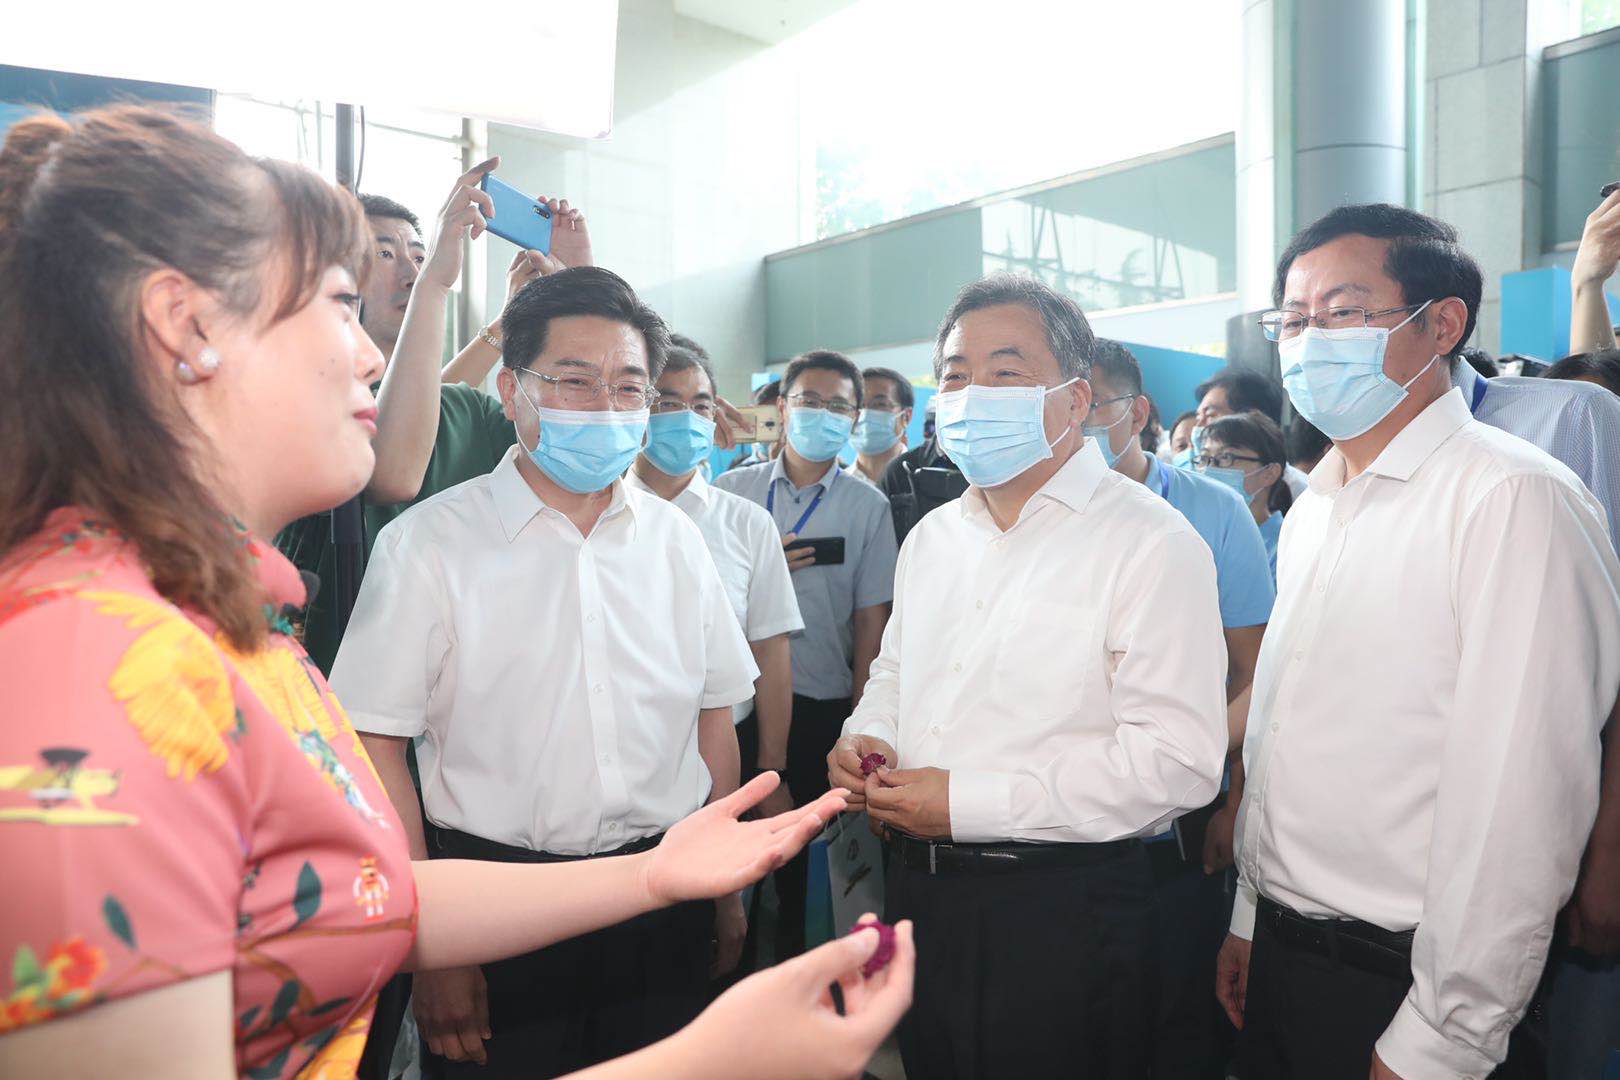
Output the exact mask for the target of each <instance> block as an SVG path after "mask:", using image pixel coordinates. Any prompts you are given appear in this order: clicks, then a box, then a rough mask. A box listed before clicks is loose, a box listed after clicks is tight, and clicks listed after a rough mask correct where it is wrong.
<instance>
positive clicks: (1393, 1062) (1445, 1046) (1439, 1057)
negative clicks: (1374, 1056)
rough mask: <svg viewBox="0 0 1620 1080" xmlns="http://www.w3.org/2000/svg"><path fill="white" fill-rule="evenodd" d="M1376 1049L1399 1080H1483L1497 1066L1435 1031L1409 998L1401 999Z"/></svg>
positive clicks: (1474, 1050) (1487, 1058)
mask: <svg viewBox="0 0 1620 1080" xmlns="http://www.w3.org/2000/svg"><path fill="white" fill-rule="evenodd" d="M1377 1049H1378V1056H1379V1057H1380V1058H1381V1059H1383V1062H1384V1064H1385V1065H1388V1066H1389V1067H1390V1068H1391V1069H1394V1070H1395V1072H1396V1074H1397V1075H1399V1076H1400V1077H1402V1080H1458V1078H1461V1080H1485V1078H1486V1077H1487V1076H1489V1075H1490V1074H1491V1071H1492V1070H1493V1069H1495V1068H1496V1065H1497V1062H1495V1061H1493V1060H1492V1059H1491V1058H1489V1057H1487V1056H1486V1055H1484V1054H1482V1053H1480V1052H1479V1050H1478V1049H1476V1048H1475V1047H1472V1046H1464V1045H1462V1044H1460V1043H1457V1042H1453V1041H1452V1040H1451V1039H1448V1038H1446V1037H1445V1036H1444V1035H1442V1034H1441V1033H1440V1032H1438V1031H1436V1030H1435V1029H1434V1028H1433V1027H1432V1026H1431V1025H1430V1024H1429V1022H1428V1021H1427V1020H1425V1019H1424V1018H1423V1017H1422V1016H1420V1015H1419V1014H1418V1011H1417V1009H1415V1008H1413V1006H1412V999H1411V998H1407V999H1406V1000H1405V1001H1403V1002H1401V1007H1400V1008H1399V1009H1398V1010H1396V1012H1395V1019H1394V1020H1392V1021H1390V1025H1389V1027H1387V1028H1385V1029H1384V1034H1383V1035H1382V1036H1381V1037H1380V1038H1379V1040H1378V1047H1377Z"/></svg>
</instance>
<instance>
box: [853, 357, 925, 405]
mask: <svg viewBox="0 0 1620 1080" xmlns="http://www.w3.org/2000/svg"><path fill="white" fill-rule="evenodd" d="M873 379H888V380H889V381H890V382H892V383H894V396H895V404H897V405H899V406H900V407H901V408H902V409H911V408H915V407H916V405H917V391H915V390H913V389H912V388H911V380H910V379H908V378H906V377H905V376H904V375H902V374H900V373H899V372H898V371H896V370H894V368H886V367H869V368H867V369H866V370H865V371H863V372H861V381H862V382H863V383H868V382H871V380H873Z"/></svg>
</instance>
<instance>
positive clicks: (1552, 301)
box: [1499, 266, 1620, 363]
mask: <svg viewBox="0 0 1620 1080" xmlns="http://www.w3.org/2000/svg"><path fill="white" fill-rule="evenodd" d="M1605 297H1606V299H1607V300H1608V302H1609V318H1611V319H1613V320H1615V321H1616V322H1620V299H1617V298H1616V297H1615V296H1614V295H1613V294H1605ZM1570 306H1571V296H1570V277H1569V271H1568V270H1565V269H1564V268H1563V267H1561V266H1546V267H1542V268H1540V269H1537V270H1520V271H1519V272H1518V273H1515V274H1504V275H1503V276H1502V334H1501V337H1500V339H1499V340H1500V341H1501V348H1500V351H1501V352H1502V353H1504V354H1506V353H1518V354H1520V355H1523V356H1533V357H1535V358H1536V359H1537V360H1542V361H1545V362H1547V363H1552V362H1553V361H1554V360H1558V359H1560V358H1562V357H1565V356H1568V355H1569V320H1570Z"/></svg>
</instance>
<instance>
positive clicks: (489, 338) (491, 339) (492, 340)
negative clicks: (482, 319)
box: [478, 326, 502, 352]
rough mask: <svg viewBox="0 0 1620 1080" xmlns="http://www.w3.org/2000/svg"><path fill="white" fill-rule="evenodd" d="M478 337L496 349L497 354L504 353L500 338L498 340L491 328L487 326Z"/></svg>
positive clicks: (479, 332)
mask: <svg viewBox="0 0 1620 1080" xmlns="http://www.w3.org/2000/svg"><path fill="white" fill-rule="evenodd" d="M478 336H479V337H481V338H483V339H484V341H485V342H486V343H487V344H488V345H489V347H490V348H492V349H494V350H495V351H496V352H501V351H502V349H501V341H500V338H497V337H496V336H495V335H494V334H492V333H490V332H489V327H487V326H486V327H484V328H483V329H482V330H480V331H478Z"/></svg>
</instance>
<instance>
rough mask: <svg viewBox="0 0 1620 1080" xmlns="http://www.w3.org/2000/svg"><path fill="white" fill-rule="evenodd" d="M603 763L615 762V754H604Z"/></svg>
mask: <svg viewBox="0 0 1620 1080" xmlns="http://www.w3.org/2000/svg"><path fill="white" fill-rule="evenodd" d="M602 764H604V765H611V764H613V755H612V754H603V755H602Z"/></svg>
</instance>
